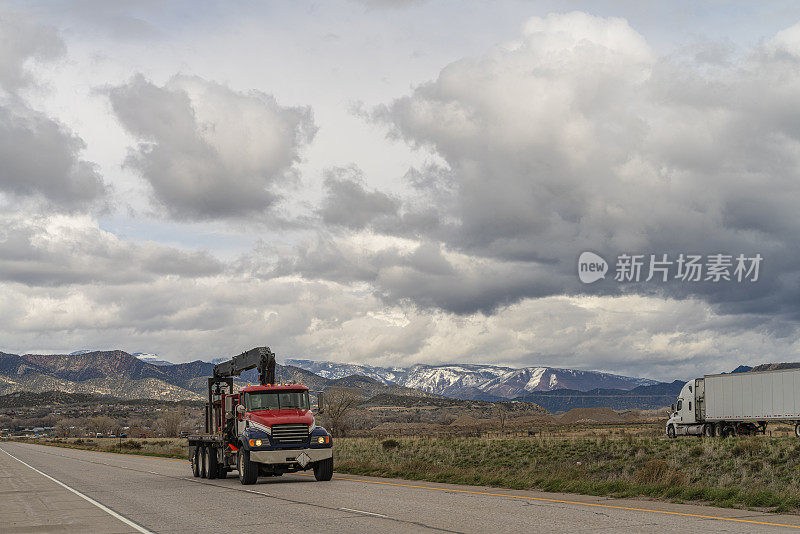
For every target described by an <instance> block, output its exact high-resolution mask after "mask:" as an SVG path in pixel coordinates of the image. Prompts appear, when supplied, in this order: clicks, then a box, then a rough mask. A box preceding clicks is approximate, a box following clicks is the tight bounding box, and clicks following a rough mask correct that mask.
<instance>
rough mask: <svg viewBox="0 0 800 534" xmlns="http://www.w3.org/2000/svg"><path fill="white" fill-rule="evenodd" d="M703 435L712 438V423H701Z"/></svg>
mask: <svg viewBox="0 0 800 534" xmlns="http://www.w3.org/2000/svg"><path fill="white" fill-rule="evenodd" d="M703 436H705V437H707V438H713V437H714V425H712V424H710V423H706V424H705V425H703Z"/></svg>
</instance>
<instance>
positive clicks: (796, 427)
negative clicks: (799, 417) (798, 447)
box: [794, 423, 800, 438]
mask: <svg viewBox="0 0 800 534" xmlns="http://www.w3.org/2000/svg"><path fill="white" fill-rule="evenodd" d="M794 435H795V436H797V437H798V438H800V423H797V424H796V425H794Z"/></svg>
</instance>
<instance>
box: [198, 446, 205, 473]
mask: <svg viewBox="0 0 800 534" xmlns="http://www.w3.org/2000/svg"><path fill="white" fill-rule="evenodd" d="M197 463H198V464H199V466H200V477H201V478H206V448H205V447H203V446H202V445H200V446H198V447H197Z"/></svg>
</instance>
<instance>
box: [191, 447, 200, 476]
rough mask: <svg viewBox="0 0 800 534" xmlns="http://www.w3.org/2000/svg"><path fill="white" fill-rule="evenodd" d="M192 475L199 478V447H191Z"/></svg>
mask: <svg viewBox="0 0 800 534" xmlns="http://www.w3.org/2000/svg"><path fill="white" fill-rule="evenodd" d="M192 474H193V475H194V476H196V477H199V476H200V447H192Z"/></svg>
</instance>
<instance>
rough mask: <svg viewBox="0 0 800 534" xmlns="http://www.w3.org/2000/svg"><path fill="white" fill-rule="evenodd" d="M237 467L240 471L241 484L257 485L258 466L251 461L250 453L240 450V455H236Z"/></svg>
mask: <svg viewBox="0 0 800 534" xmlns="http://www.w3.org/2000/svg"><path fill="white" fill-rule="evenodd" d="M236 467H237V469H238V470H239V482H241V483H242V484H244V485H250V484H255V483H256V481H257V480H258V464H257V463H255V462H251V461H250V451H245V450H242V449H239V454H237V455H236Z"/></svg>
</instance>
